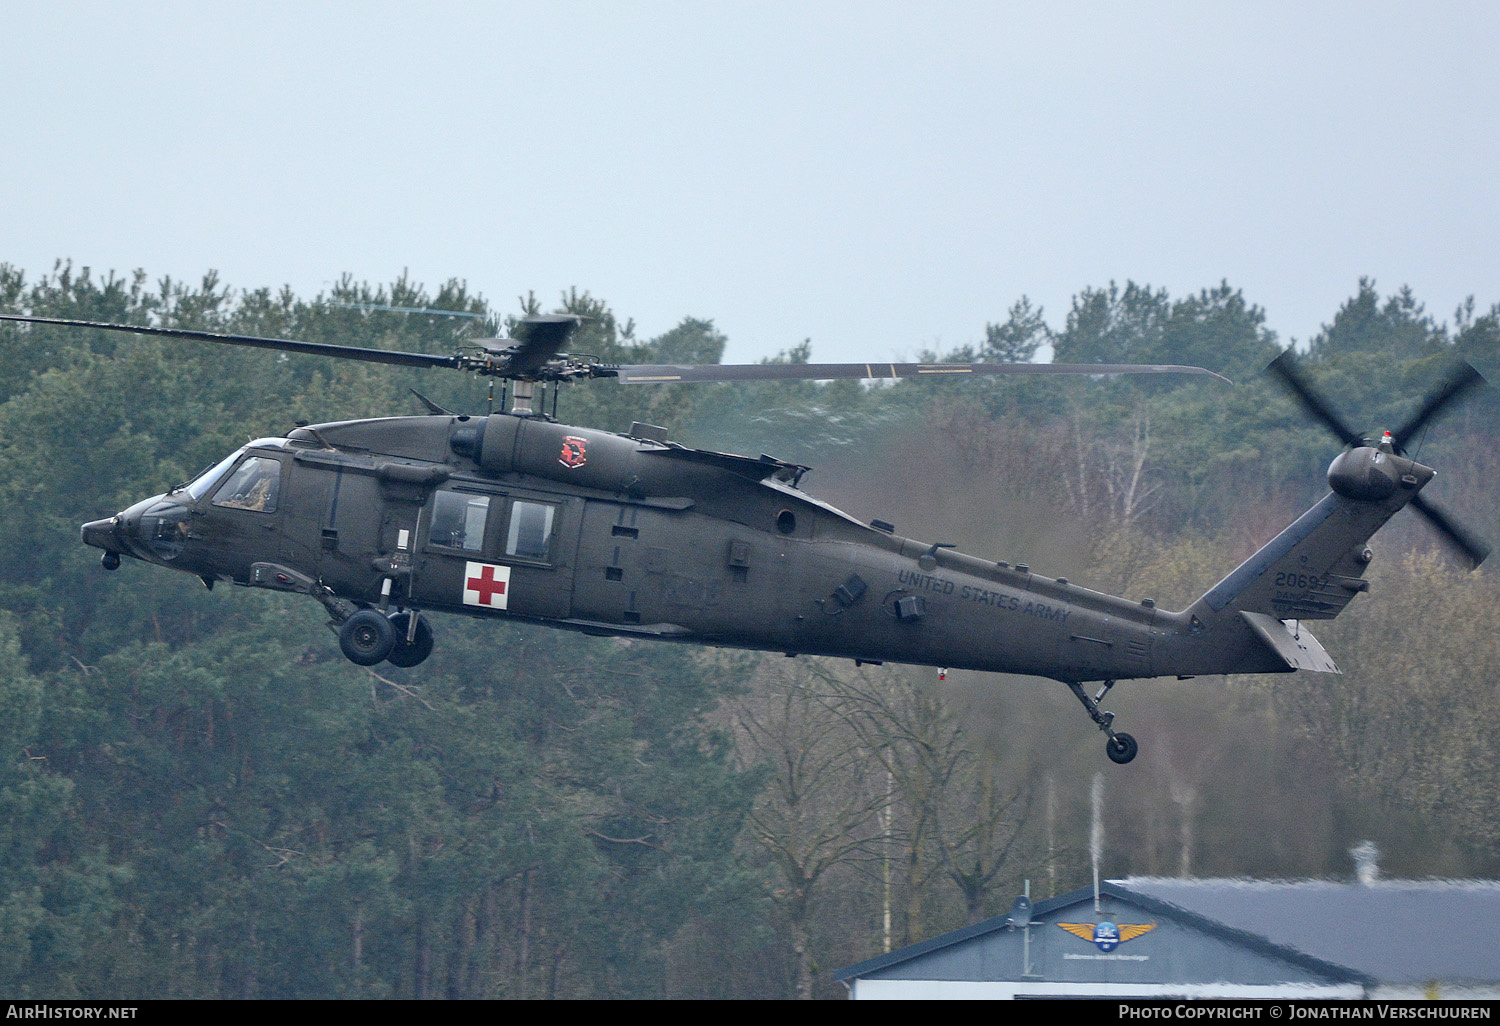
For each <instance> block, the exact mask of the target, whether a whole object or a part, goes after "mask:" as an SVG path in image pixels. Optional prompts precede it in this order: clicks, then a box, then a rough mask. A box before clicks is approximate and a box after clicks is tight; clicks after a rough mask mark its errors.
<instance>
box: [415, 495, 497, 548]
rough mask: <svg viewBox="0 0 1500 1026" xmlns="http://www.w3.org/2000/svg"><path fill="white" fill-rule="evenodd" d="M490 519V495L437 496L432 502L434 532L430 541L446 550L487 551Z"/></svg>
mask: <svg viewBox="0 0 1500 1026" xmlns="http://www.w3.org/2000/svg"><path fill="white" fill-rule="evenodd" d="M489 515H490V498H489V496H488V495H471V494H469V493H468V492H438V493H437V495H436V496H435V497H434V500H433V507H432V530H431V531H430V532H428V536H427V539H428V541H429V542H431V543H432V544H433V545H441V546H443V547H444V548H448V549H462V550H464V551H465V552H478V551H480V550H481V549H483V548H484V525H485V522H486V521H487V520H488V519H489Z"/></svg>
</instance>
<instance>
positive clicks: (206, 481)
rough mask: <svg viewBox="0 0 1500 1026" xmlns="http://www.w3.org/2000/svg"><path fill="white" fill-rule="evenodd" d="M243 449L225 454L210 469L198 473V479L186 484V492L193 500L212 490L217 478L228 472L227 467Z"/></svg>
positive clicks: (232, 464) (231, 464)
mask: <svg viewBox="0 0 1500 1026" xmlns="http://www.w3.org/2000/svg"><path fill="white" fill-rule="evenodd" d="M244 451H245V450H244V449H236V450H235V451H234V452H232V453H230V454H229V455H228V456H225V457H224V458H223V459H222V460H220V461H219V462H218V463H216V464H214V466H213V469H212V470H208V471H205V472H204V473H202V474H199V475H198V479H197V480H196V481H194V482H193V483H192V484H190V485H188V486H187V490H188V494H189V495H191V496H192V497H193V499H194V501H197V500H198V499H201V498H203V497H204V496H205V495H207V494H208V493H209V492H210V491H212V490H213V487H214V485H216V484H217V483H218V482H219V478H221V477H223V476H224V475H225V473H227V472H228V470H229V468H230V467H232V466H234V461H235V460H237V459H239V458H240V453H242V452H244Z"/></svg>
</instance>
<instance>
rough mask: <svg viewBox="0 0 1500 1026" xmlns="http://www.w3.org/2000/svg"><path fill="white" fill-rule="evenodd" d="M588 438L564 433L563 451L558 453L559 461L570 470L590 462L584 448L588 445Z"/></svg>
mask: <svg viewBox="0 0 1500 1026" xmlns="http://www.w3.org/2000/svg"><path fill="white" fill-rule="evenodd" d="M588 444H589V440H588V439H587V438H579V437H578V436H577V435H564V436H563V446H562V452H560V453H558V455H557V462H559V463H561V464H562V465H563V466H565V467H567V468H568V469H569V470H577V469H578V468H579V467H581V466H583V465H584V464H585V463H587V462H588V457H587V456H586V455H584V450H585V449H586V448H587V447H588Z"/></svg>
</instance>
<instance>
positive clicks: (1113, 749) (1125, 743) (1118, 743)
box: [1104, 734, 1139, 766]
mask: <svg viewBox="0 0 1500 1026" xmlns="http://www.w3.org/2000/svg"><path fill="white" fill-rule="evenodd" d="M1138 748H1139V746H1138V745H1137V744H1136V743H1135V738H1133V737H1131V736H1130V735H1129V734H1115V735H1114V736H1113V737H1111V738H1110V739H1109V740H1108V741H1106V742H1104V751H1105V752H1106V753H1107V754H1108V755H1109V758H1110V761H1111V762H1117V763H1119V764H1120V765H1121V766H1123V765H1125V764H1126V763H1127V762H1129V761H1130V760H1131V759H1134V758H1135V753H1136V751H1137V749H1138Z"/></svg>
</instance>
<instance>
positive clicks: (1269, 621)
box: [1240, 611, 1344, 673]
mask: <svg viewBox="0 0 1500 1026" xmlns="http://www.w3.org/2000/svg"><path fill="white" fill-rule="evenodd" d="M1240 615H1241V616H1243V617H1244V618H1245V622H1246V623H1248V624H1249V625H1250V627H1251V629H1252V630H1254V631H1255V634H1256V636H1257V637H1259V638H1260V640H1261V641H1263V642H1265V643H1266V646H1267V647H1268V648H1270V649H1271V651H1273V652H1275V653H1276V655H1277V656H1278V657H1280V658H1281V659H1283V660H1285V661H1286V665H1287V668H1288V669H1291V670H1313V671H1315V672H1317V673H1343V672H1344V671H1343V670H1340V669H1339V668H1338V666H1337V665H1335V664H1334V661H1333V657H1332V656H1330V655H1329V654H1328V652H1327V651H1326V650H1325V649H1324V648H1323V646H1322V644H1320V643H1319V642H1318V639H1317V638H1315V637H1313V636H1312V632H1311V631H1309V630H1308V629H1307V628H1306V627H1303V626H1302V625H1301V624H1298V625H1297V628H1296V630H1293V629H1292V628H1291V627H1288V626H1287V625H1286V623H1285V621H1282V620H1278V619H1276V617H1274V616H1269V615H1267V614H1266V613H1250V612H1244V611H1242V612H1241V613H1240Z"/></svg>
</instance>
